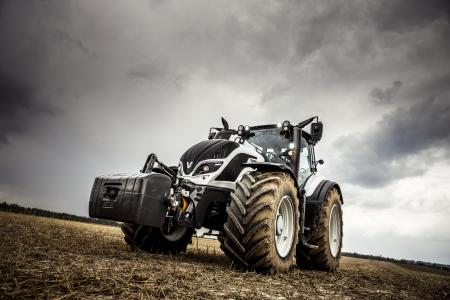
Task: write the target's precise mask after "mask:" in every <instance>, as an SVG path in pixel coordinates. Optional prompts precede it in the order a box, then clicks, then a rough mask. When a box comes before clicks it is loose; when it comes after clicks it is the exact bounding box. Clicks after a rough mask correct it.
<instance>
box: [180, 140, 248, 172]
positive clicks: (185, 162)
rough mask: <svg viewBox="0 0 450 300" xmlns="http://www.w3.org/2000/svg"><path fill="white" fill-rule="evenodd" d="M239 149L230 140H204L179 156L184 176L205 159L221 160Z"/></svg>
mask: <svg viewBox="0 0 450 300" xmlns="http://www.w3.org/2000/svg"><path fill="white" fill-rule="evenodd" d="M237 147H239V144H238V143H235V142H232V141H230V140H222V139H215V140H206V141H203V142H200V143H198V144H196V145H194V146H192V147H191V148H189V149H188V150H187V151H186V152H184V154H183V155H182V156H181V159H180V161H181V163H182V166H183V172H184V174H190V173H191V172H192V171H193V170H194V168H195V167H196V166H197V164H198V163H199V162H201V161H203V160H205V159H223V158H225V157H227V156H228V155H230V153H231V152H232V151H233V150H234V149H236V148H237Z"/></svg>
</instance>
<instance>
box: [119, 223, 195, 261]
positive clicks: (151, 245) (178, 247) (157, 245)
mask: <svg viewBox="0 0 450 300" xmlns="http://www.w3.org/2000/svg"><path fill="white" fill-rule="evenodd" d="M121 228H122V232H123V233H124V234H125V236H124V240H125V242H126V243H127V244H128V245H129V246H130V248H131V249H140V250H143V251H146V252H150V253H162V254H178V253H183V252H186V249H187V245H188V244H191V243H192V235H193V233H194V229H192V228H187V227H177V228H175V229H174V230H173V231H171V232H170V233H167V232H164V231H163V230H161V229H159V228H153V227H148V226H144V225H138V224H131V223H124V224H122V227H121Z"/></svg>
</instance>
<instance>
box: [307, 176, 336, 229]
mask: <svg viewBox="0 0 450 300" xmlns="http://www.w3.org/2000/svg"><path fill="white" fill-rule="evenodd" d="M332 188H336V189H337V190H338V192H339V195H340V197H341V202H342V204H344V199H343V197H342V193H341V188H340V187H339V185H338V184H337V183H336V182H333V181H330V180H322V181H321V182H320V183H319V184H318V185H317V187H316V188H315V190H314V192H313V193H312V194H311V195H310V196H308V197H306V209H305V227H306V228H309V232H310V233H312V232H314V231H315V230H316V229H317V228H318V226H319V222H320V218H321V217H322V206H323V203H324V201H325V199H326V197H327V193H328V191H329V190H330V189H332Z"/></svg>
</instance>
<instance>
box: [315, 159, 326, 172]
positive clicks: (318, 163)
mask: <svg viewBox="0 0 450 300" xmlns="http://www.w3.org/2000/svg"><path fill="white" fill-rule="evenodd" d="M323 164H324V161H323V159H319V160H316V161H315V162H314V169H315V170H317V165H323Z"/></svg>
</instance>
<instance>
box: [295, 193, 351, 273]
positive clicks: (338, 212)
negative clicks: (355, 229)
mask: <svg viewBox="0 0 450 300" xmlns="http://www.w3.org/2000/svg"><path fill="white" fill-rule="evenodd" d="M341 199H342V198H341V195H340V194H339V191H338V190H337V189H336V188H331V189H330V190H329V191H328V193H327V196H326V199H325V201H324V203H323V206H322V211H321V216H320V222H319V226H318V228H317V229H316V231H315V232H314V233H313V234H312V236H311V237H310V238H309V240H308V241H309V243H310V244H313V245H317V246H318V247H319V248H318V249H310V248H306V247H304V246H300V245H299V246H297V264H298V265H299V266H300V267H301V268H306V269H316V270H322V271H329V272H334V271H336V270H337V268H338V267H339V261H340V258H341V248H342V236H343V230H342V227H343V222H342V200H341Z"/></svg>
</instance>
